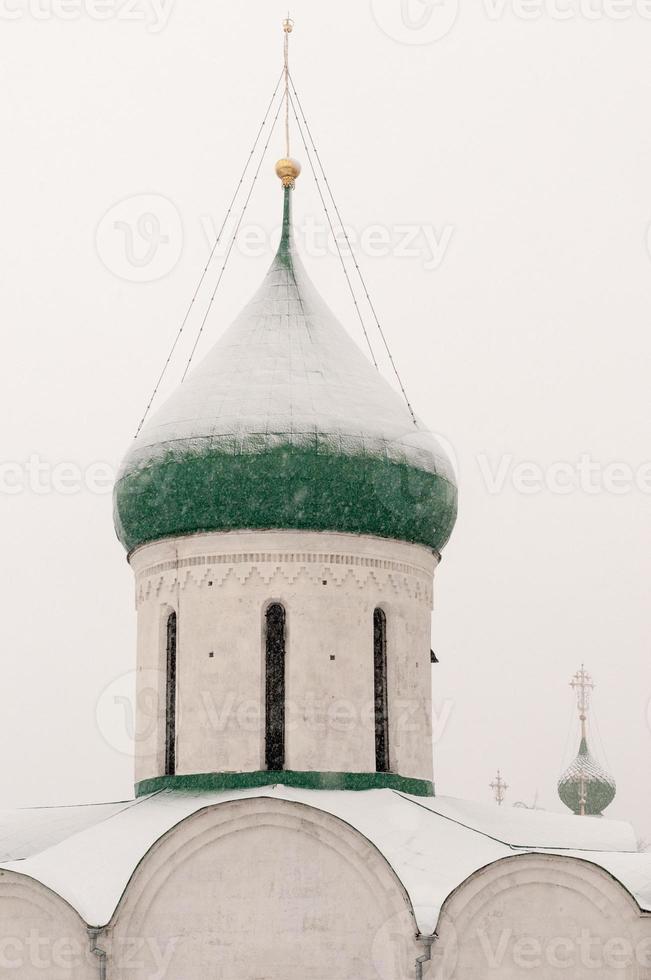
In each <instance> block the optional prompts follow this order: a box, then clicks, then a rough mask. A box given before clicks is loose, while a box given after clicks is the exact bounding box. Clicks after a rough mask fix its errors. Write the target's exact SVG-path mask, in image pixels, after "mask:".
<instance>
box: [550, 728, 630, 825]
mask: <svg viewBox="0 0 651 980" xmlns="http://www.w3.org/2000/svg"><path fill="white" fill-rule="evenodd" d="M616 790H617V786H616V783H615V780H614V779H613V778H612V776H609V775H608V773H607V772H606V771H605V769H603V768H602V767H601V766H600V765H599V763H598V762H597V761H596V759H594V758H593V756H592V755H591V753H590V750H589V749H588V743H587V740H586V739H585V738H582V739H581V745H580V746H579V754H578V755H577V757H576V759H574V761H573V762H572V764H571V765H570V766H569V767H568V768H567V770H566V771H565V772H564V773H563V775H562V776H561V778H560V779H559V781H558V795H559V796H560V798H561V800H562V801H563V803H564V804H565V806H567V807H569V809H570V810H573V811H574V813H576V814H577V815H584V816H601V814H602V813H603V811H604V810H605V809H606V807H607V806H610V804H611V803H612V802H613V800H614V799H615V793H616Z"/></svg>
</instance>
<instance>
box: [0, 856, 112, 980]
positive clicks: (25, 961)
mask: <svg viewBox="0 0 651 980" xmlns="http://www.w3.org/2000/svg"><path fill="white" fill-rule="evenodd" d="M91 948H92V944H91V942H90V938H89V933H88V930H87V927H86V925H85V923H84V922H83V920H82V919H81V917H80V916H79V915H78V913H77V912H75V910H74V909H72V908H71V907H70V905H68V904H67V902H65V901H64V900H63V899H62V898H60V897H59V896H58V895H56V894H55V893H54V892H53V891H51V890H50V889H49V888H46V887H45V885H42V884H41V883H40V882H38V881H35V880H34V879H33V878H29V877H28V876H27V875H21V874H17V873H16V872H14V871H5V870H0V976H1V977H8V978H9V977H16V980H44V978H47V980H97V977H98V975H99V973H98V971H99V960H98V958H97V957H96V956H95V954H94V953H93V952H92V951H91Z"/></svg>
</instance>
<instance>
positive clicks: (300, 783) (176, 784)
mask: <svg viewBox="0 0 651 980" xmlns="http://www.w3.org/2000/svg"><path fill="white" fill-rule="evenodd" d="M276 783H282V784H283V785H284V786H297V787H300V788H301V789H337V790H339V789H343V790H365V789H395V790H399V791H400V792H401V793H409V795H410V796H434V784H433V783H431V782H430V780H429V779H410V778H409V777H407V776H399V775H397V774H396V773H393V772H296V771H294V770H292V769H284V770H282V771H281V772H272V771H270V770H263V771H259V772H202V773H192V774H191V775H187V776H154V777H153V778H152V779H142V780H141V781H140V782H139V783H136V796H148V795H149V794H150V793H158V792H159V791H160V790H163V789H173V790H193V791H197V790H198V791H200V792H208V791H209V790H222V789H252V788H255V787H257V786H272V785H275V784H276Z"/></svg>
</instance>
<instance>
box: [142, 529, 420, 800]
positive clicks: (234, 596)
mask: <svg viewBox="0 0 651 980" xmlns="http://www.w3.org/2000/svg"><path fill="white" fill-rule="evenodd" d="M130 561H131V565H132V567H133V571H134V573H135V577H136V606H137V612H138V675H139V690H138V702H137V703H138V720H137V724H138V732H139V738H138V750H137V759H136V779H137V781H139V780H141V779H145V778H148V777H151V776H156V775H161V774H162V773H163V771H164V720H165V698H164V692H165V628H164V624H165V620H166V617H167V615H168V613H169V611H170V610H172V609H173V610H175V611H176V613H177V616H178V654H177V679H178V683H177V747H176V761H177V773H180V774H183V773H201V772H215V771H255V770H260V769H264V767H265V766H264V710H263V706H264V644H263V623H264V614H265V610H266V607H267V606H268V604H269V603H270V602H272V601H278V602H281V603H282V604H283V605H284V606H285V609H286V613H287V653H286V702H287V734H286V760H285V768H287V769H294V770H299V771H304V770H312V771H317V772H318V771H333V772H339V771H349V772H373V771H375V742H374V721H373V625H372V623H373V610H374V609H375V607H376V606H381V607H382V608H383V609H384V611H385V613H386V617H387V639H388V643H387V647H388V650H387V659H388V701H389V725H390V760H391V770H392V771H393V772H397V773H400V774H401V775H403V776H409V777H415V778H419V779H432V749H431V694H430V671H431V666H430V624H431V609H432V580H433V574H434V570H435V567H436V563H437V558H436V557H435V555H434V554H433V553H432V552H431V551H429V550H428V549H427V548H424V547H422V546H420V545H410V544H406V543H404V542H399V541H391V540H384V539H380V538H372V537H364V536H356V535H348V534H324V533H321V532H319V533H310V532H292V531H261V532H231V533H226V534H221V533H213V534H200V535H194V536H188V537H181V538H176V539H167V540H165V541H161V542H156V543H153V544H149V545H144V546H143V547H141V548H139V549H137V550H136V551H135V552H134V553H133V554H132V555H131V557H130ZM211 654H212V656H211Z"/></svg>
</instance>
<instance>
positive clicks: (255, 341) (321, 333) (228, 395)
mask: <svg viewBox="0 0 651 980" xmlns="http://www.w3.org/2000/svg"><path fill="white" fill-rule="evenodd" d="M291 193H292V192H291V191H290V190H289V189H286V190H285V192H284V194H285V207H284V220H283V234H282V238H281V242H280V246H279V249H278V252H277V254H276V257H275V258H274V261H273V263H272V265H271V268H270V269H269V272H268V273H267V276H266V278H265V279H264V282H263V283H262V286H261V287H260V289H259V290H258V292H257V293H256V295H255V296H254V298H253V299H252V300H251V302H250V303H249V304H248V306H246V308H245V309H244V310H243V312H242V313H241V314H240V315H239V317H238V318H237V319H236V320H235V322H234V323H233V325H232V326H231V327H230V328H229V329H228V330H227V331H226V332H225V334H224V335H223V336H222V337H221V339H220V340H219V341H218V342H217V343H216V344H215V346H214V347H213V348H212V350H211V351H210V352H209V353H208V355H207V356H206V357H205V359H204V360H203V361H202V363H201V364H200V365H199V366H198V367H197V368H196V369H195V370H194V371H193V372H192V373H191V374H189V375H188V377H187V379H186V380H185V382H184V383H183V384H181V386H180V387H179V388H178V389H177V391H176V392H175V393H174V394H173V395H172V396H171V397H170V398H169V399H168V400H167V401H166V402H165V403H164V404H163V406H162V407H161V408H160V409H159V410H158V411H157V412H156V413H155V414H154V415H153V416H152V417H151V419H150V420H149V422H148V423H147V424H146V425H145V426H144V427H143V429H142V431H141V432H140V434H139V436H138V438H137V439H136V440H135V441H134V444H133V446H132V448H131V450H130V451H129V453H128V454H127V456H126V458H125V459H124V461H123V463H122V466H121V468H120V472H119V474H118V479H117V482H116V487H115V492H114V520H115V527H116V531H117V534H118V537H119V538H120V540H121V542H122V543H123V545H124V547H125V548H126V549H127V550H128V551H131V550H132V549H133V548H136V547H138V546H139V545H141V544H144V543H146V542H148V541H155V540H158V539H160V538H166V537H170V536H177V535H187V534H194V533H196V532H200V531H230V530H241V529H270V528H274V529H291V530H311V531H315V530H316V531H341V532H347V533H353V534H370V535H376V536H380V537H386V538H396V539H399V540H403V541H411V542H415V543H418V544H423V545H427V546H428V547H430V548H433V549H436V550H440V549H441V548H443V546H444V545H445V543H446V542H447V540H448V538H449V537H450V534H451V532H452V528H453V526H454V522H455V519H456V513H457V487H456V482H455V478H454V473H453V470H452V467H451V465H450V461H449V459H448V458H447V456H446V454H445V452H444V451H443V449H442V448H441V446H440V445H439V443H438V442H437V440H436V439H435V438H434V436H432V435H431V433H429V432H428V431H427V429H425V427H424V426H422V425H421V423H420V422H417V423H416V424H415V423H414V420H413V419H412V417H411V415H410V413H409V411H408V408H407V406H406V405H405V403H404V401H403V400H402V398H401V397H400V395H398V394H397V393H396V391H394V389H393V388H392V387H391V386H390V385H389V384H388V383H387V382H386V381H385V380H384V379H383V378H382V377H381V375H380V374H379V373H378V372H377V371H376V370H375V368H374V367H373V366H372V365H371V364H370V362H369V361H368V360H367V359H366V357H365V356H364V355H363V354H362V352H361V351H360V349H359V348H358V347H357V345H356V344H355V343H354V342H353V340H352V339H351V338H350V337H349V335H348V334H347V332H346V331H345V330H344V328H343V327H342V326H341V325H340V324H339V322H338V321H337V320H336V318H335V317H334V315H333V314H332V313H331V311H330V310H329V309H328V307H327V306H326V304H325V303H324V301H323V300H322V299H321V297H320V296H319V294H318V293H317V291H316V290H315V288H314V286H313V285H312V283H311V282H310V280H309V279H308V277H307V275H306V273H305V271H304V269H303V266H302V265H301V263H300V260H299V259H298V258H297V256H296V255H295V253H294V249H293V244H292V234H291V227H290V194H291Z"/></svg>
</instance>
